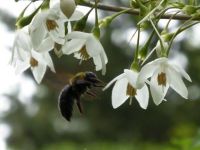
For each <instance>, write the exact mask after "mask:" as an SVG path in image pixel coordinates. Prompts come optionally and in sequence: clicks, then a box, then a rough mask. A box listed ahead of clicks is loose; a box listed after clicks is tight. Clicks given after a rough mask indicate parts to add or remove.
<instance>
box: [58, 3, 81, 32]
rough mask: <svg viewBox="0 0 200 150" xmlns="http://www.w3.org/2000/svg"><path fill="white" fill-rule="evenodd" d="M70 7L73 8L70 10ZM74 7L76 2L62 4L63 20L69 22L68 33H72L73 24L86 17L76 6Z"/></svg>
mask: <svg viewBox="0 0 200 150" xmlns="http://www.w3.org/2000/svg"><path fill="white" fill-rule="evenodd" d="M66 1H67V2H66ZM62 2H63V4H62ZM73 3H74V4H73ZM64 4H65V5H66V7H64ZM70 5H71V7H70V8H68V7H69V6H70ZM74 5H75V2H74V0H61V3H60V9H61V11H60V12H61V13H60V15H61V18H62V19H63V20H64V21H65V22H67V30H68V33H70V32H72V25H71V22H72V21H78V20H80V19H81V18H82V17H83V16H84V14H83V13H82V12H80V11H79V10H77V8H76V6H74ZM67 6H68V7H67ZM72 10H74V11H72ZM72 12H73V13H72Z"/></svg>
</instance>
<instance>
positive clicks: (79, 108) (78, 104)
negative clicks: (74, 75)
mask: <svg viewBox="0 0 200 150" xmlns="http://www.w3.org/2000/svg"><path fill="white" fill-rule="evenodd" d="M76 105H77V106H78V110H79V112H80V113H81V114H83V107H82V104H81V102H80V101H77V102H76Z"/></svg>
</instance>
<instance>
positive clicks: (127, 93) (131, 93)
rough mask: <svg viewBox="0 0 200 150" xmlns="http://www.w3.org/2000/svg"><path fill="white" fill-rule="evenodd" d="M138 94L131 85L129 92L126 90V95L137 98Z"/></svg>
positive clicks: (129, 85)
mask: <svg viewBox="0 0 200 150" xmlns="http://www.w3.org/2000/svg"><path fill="white" fill-rule="evenodd" d="M136 94H137V90H136V89H135V88H134V87H132V85H131V84H129V83H128V85H127V90H126V95H129V96H135V95H136Z"/></svg>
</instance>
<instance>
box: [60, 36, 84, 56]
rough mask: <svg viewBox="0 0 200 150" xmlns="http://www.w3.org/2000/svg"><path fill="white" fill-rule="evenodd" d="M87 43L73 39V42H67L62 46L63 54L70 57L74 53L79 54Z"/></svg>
mask: <svg viewBox="0 0 200 150" xmlns="http://www.w3.org/2000/svg"><path fill="white" fill-rule="evenodd" d="M85 42H86V41H85V40H82V39H73V40H70V41H67V42H66V43H65V44H64V45H63V46H62V52H63V54H66V55H70V54H72V53H74V52H77V51H79V50H80V49H81V48H82V47H83V46H84V45H85Z"/></svg>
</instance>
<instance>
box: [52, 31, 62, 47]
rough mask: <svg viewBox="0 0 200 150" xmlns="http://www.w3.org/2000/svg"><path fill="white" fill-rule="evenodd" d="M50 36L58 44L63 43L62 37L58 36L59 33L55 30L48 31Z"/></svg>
mask: <svg viewBox="0 0 200 150" xmlns="http://www.w3.org/2000/svg"><path fill="white" fill-rule="evenodd" d="M49 35H50V36H51V38H52V39H53V40H54V41H55V42H56V43H58V44H60V45H63V44H64V43H65V39H64V37H60V36H59V33H58V32H57V31H56V30H51V31H50V32H49Z"/></svg>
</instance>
